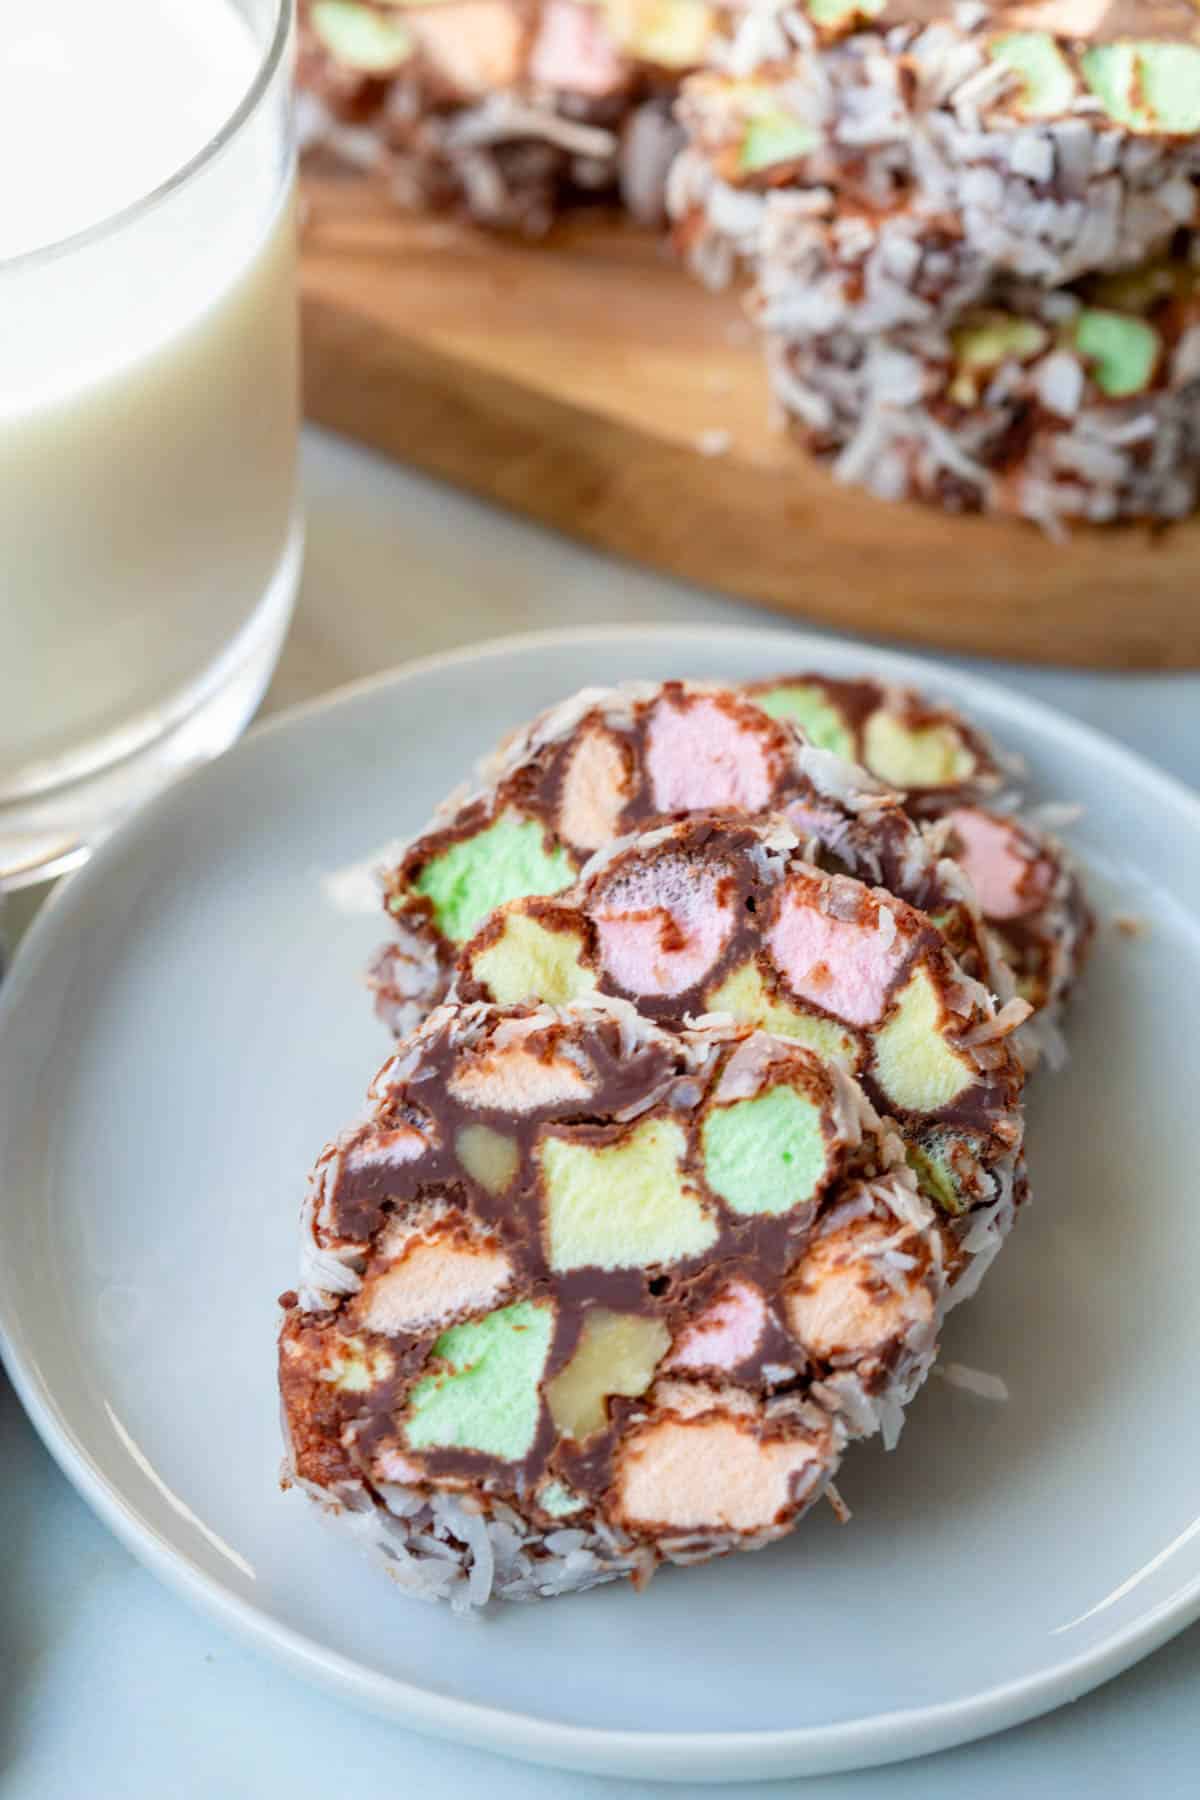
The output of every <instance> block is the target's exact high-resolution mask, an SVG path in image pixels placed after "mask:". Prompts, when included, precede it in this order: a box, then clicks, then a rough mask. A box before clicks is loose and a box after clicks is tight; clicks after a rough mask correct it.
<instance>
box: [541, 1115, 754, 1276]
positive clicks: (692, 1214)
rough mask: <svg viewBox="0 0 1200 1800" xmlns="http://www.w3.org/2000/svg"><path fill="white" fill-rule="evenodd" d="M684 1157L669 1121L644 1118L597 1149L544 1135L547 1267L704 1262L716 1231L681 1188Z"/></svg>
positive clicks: (681, 1136)
mask: <svg viewBox="0 0 1200 1800" xmlns="http://www.w3.org/2000/svg"><path fill="white" fill-rule="evenodd" d="M686 1152H687V1137H686V1135H685V1133H684V1131H683V1129H682V1127H681V1126H679V1125H677V1124H676V1123H675V1121H674V1120H673V1119H644V1120H643V1121H642V1122H641V1123H640V1124H639V1125H638V1126H636V1127H635V1129H634V1130H633V1131H631V1132H629V1133H628V1134H627V1135H626V1136H625V1137H624V1138H623V1139H622V1140H621V1141H620V1142H619V1143H616V1144H607V1145H603V1146H600V1147H595V1146H593V1145H591V1144H586V1143H579V1142H577V1141H574V1140H572V1139H568V1138H559V1137H554V1136H552V1135H549V1134H547V1135H546V1136H544V1137H543V1138H542V1141H541V1143H540V1144H539V1145H538V1149H537V1159H538V1162H539V1164H540V1166H541V1170H542V1175H543V1178H544V1180H545V1184H546V1230H547V1237H548V1256H549V1262H550V1267H551V1268H552V1269H554V1270H555V1271H556V1272H561V1271H564V1270H567V1269H586V1268H598V1269H640V1268H646V1267H649V1266H650V1265H652V1264H655V1263H672V1262H682V1261H685V1260H686V1259H687V1258H689V1257H693V1256H700V1255H702V1254H703V1252H704V1251H705V1250H707V1249H709V1248H710V1247H711V1246H712V1244H714V1243H715V1242H716V1239H717V1235H718V1227H717V1222H716V1220H715V1219H713V1218H712V1217H711V1216H710V1214H709V1213H708V1212H707V1211H706V1210H705V1208H704V1206H703V1204H702V1202H701V1200H700V1197H699V1195H698V1194H697V1193H696V1192H695V1190H694V1189H693V1188H691V1187H690V1186H688V1185H687V1184H686V1180H685V1176H684V1172H683V1158H684V1156H685V1154H686Z"/></svg>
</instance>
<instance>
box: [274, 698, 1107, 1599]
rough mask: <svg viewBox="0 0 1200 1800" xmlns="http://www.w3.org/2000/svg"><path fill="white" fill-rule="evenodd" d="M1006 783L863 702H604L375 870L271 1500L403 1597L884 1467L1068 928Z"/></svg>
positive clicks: (702, 1524)
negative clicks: (346, 1092) (354, 1079)
mask: <svg viewBox="0 0 1200 1800" xmlns="http://www.w3.org/2000/svg"><path fill="white" fill-rule="evenodd" d="M851 757H853V758H856V759H862V761H863V762H866V763H868V764H869V765H871V766H872V767H873V769H874V771H875V773H872V772H870V770H869V769H868V768H864V767H862V766H861V763H860V762H859V761H858V760H850V758H851ZM881 777H882V779H881ZM1018 779H1019V775H1018V771H1017V770H1016V768H1015V766H1014V765H1012V764H1011V763H1010V762H1009V761H1008V760H1006V759H1004V758H1002V757H1001V756H1000V755H999V753H998V752H997V751H995V750H994V748H993V747H992V746H991V745H990V744H989V743H988V742H987V740H986V739H985V738H984V737H983V736H982V735H981V734H980V733H979V732H977V731H976V730H974V729H973V728H972V727H971V726H970V725H969V724H968V723H967V721H965V720H963V719H962V718H960V717H959V716H958V715H957V714H955V713H954V712H953V711H951V710H950V709H948V708H946V707H937V706H930V705H929V704H927V703H926V702H925V701H924V700H922V699H921V697H920V696H917V695H915V694H912V693H909V692H906V691H902V690H897V689H894V688H891V687H888V686H887V685H885V684H881V683H879V682H876V681H873V680H871V679H863V680H861V681H856V682H838V681H834V680H831V679H830V678H828V677H825V676H823V675H821V674H816V673H803V674H798V675H792V676H788V677H786V678H782V679H779V680H775V681H770V682H764V683H758V684H755V685H754V686H753V687H751V688H748V689H744V690H740V691H739V690H732V689H722V688H718V687H710V686H698V685H694V684H688V683H682V682H669V683H666V684H663V685H657V684H652V683H629V684H626V685H625V686H623V687H619V688H613V689H590V690H585V691H584V692H582V693H580V694H578V695H576V696H574V697H573V698H572V699H570V700H567V701H565V702H564V703H563V704H562V705H560V706H558V707H555V708H553V709H551V711H549V712H548V713H546V714H544V715H542V716H541V717H540V718H538V719H536V720H535V721H533V723H532V724H531V725H529V726H527V727H525V728H524V729H522V730H520V731H518V732H516V733H515V734H514V735H513V736H512V737H511V738H510V739H509V740H508V741H506V742H505V743H504V744H503V745H501V746H500V747H499V748H498V749H497V750H496V752H495V753H494V754H493V755H492V756H490V757H489V758H487V759H486V760H485V761H484V763H483V764H482V765H481V767H480V768H479V770H478V771H477V775H476V781H475V785H474V786H473V787H471V788H469V789H466V790H462V791H460V792H459V793H457V794H455V795H453V796H451V798H450V799H449V800H448V801H447V802H446V804H445V805H444V806H443V807H442V808H441V809H440V811H439V813H438V815H437V816H436V817H435V818H434V819H433V820H432V821H431V822H430V824H429V826H428V827H427V829H426V830H425V831H424V832H422V833H421V834H420V835H419V836H418V837H417V838H416V839H414V840H413V841H412V843H411V844H410V845H409V846H408V847H407V848H406V849H405V850H404V851H403V853H402V854H400V855H399V856H398V858H397V860H396V861H395V863H394V864H393V866H392V867H391V868H389V869H388V870H386V871H384V872H383V887H384V896H385V906H386V910H387V913H388V915H389V918H390V920H391V922H392V931H393V935H392V937H391V939H390V940H389V942H388V944H387V945H386V947H385V949H384V950H383V952H381V954H380V956H379V957H378V959H377V960H376V963H375V966H374V968H373V971H372V978H371V979H372V985H373V987H374V988H375V990H376V994H377V999H378V1004H379V1010H380V1012H381V1015H382V1016H383V1018H384V1019H385V1020H386V1021H387V1022H388V1024H389V1025H390V1026H391V1027H392V1029H393V1030H394V1031H395V1033H396V1034H397V1036H398V1037H399V1038H400V1043H399V1047H398V1049H397V1051H396V1054H395V1055H394V1056H393V1057H392V1059H391V1060H390V1061H389V1062H388V1063H387V1064H386V1065H385V1067H384V1069H383V1070H382V1071H381V1073H380V1075H379V1076H378V1077H377V1078H376V1081H375V1083H374V1085H373V1087H372V1090H371V1098H370V1107H369V1112H368V1115H367V1117H366V1119H365V1121H364V1122H363V1123H361V1124H359V1125H357V1126H355V1127H354V1128H353V1129H352V1130H351V1131H350V1132H348V1133H347V1134H346V1135H345V1136H344V1137H343V1138H341V1139H340V1140H338V1142H337V1143H335V1144H333V1145H331V1146H330V1147H329V1148H328V1149H327V1150H326V1151H325V1153H324V1154H323V1156H322V1157H321V1158H320V1160H319V1162H318V1164H317V1168H316V1172H315V1174H314V1177H313V1181H312V1184H311V1186H310V1190H309V1195H308V1199H307V1202H306V1204H305V1208H304V1215H303V1246H304V1259H303V1278H302V1283H301V1286H300V1288H299V1289H298V1290H297V1291H296V1292H294V1293H288V1294H286V1295H285V1296H284V1321H283V1327H282V1331H281V1336H280V1384H281V1391H282V1394H283V1400H284V1414H285V1423H286V1429H287V1433H288V1443H289V1464H288V1479H289V1480H291V1481H294V1482H295V1483H297V1484H298V1485H300V1486H302V1487H304V1488H305V1489H306V1490H307V1491H308V1492H309V1493H310V1494H311V1495H312V1496H313V1497H314V1498H315V1499H317V1500H318V1501H319V1502H320V1503H321V1504H322V1506H324V1507H325V1508H326V1509H328V1510H331V1511H333V1512H335V1513H338V1514H340V1515H341V1516H343V1517H345V1518H347V1519H348V1520H349V1521H350V1522H351V1523H352V1524H354V1525H355V1526H356V1528H357V1529H358V1530H359V1532H360V1535H362V1536H363V1537H364V1538H365V1539H366V1540H367V1541H368V1542H369V1543H370V1544H372V1546H373V1547H374V1548H375V1549H376V1550H377V1551H378V1552H379V1553H380V1554H381V1555H382V1556H383V1558H384V1560H385V1562H386V1565H387V1567H388V1568H389V1569H390V1571H391V1573H392V1574H393V1575H394V1577H395V1578H396V1580H397V1581H398V1582H399V1583H400V1585H401V1586H403V1587H404V1588H406V1589H407V1590H409V1591H411V1592H413V1593H416V1594H418V1595H420V1596H422V1597H425V1598H434V1599H447V1600H449V1601H450V1602H451V1603H452V1604H454V1605H456V1606H460V1607H464V1606H471V1605H475V1604H482V1603H484V1602H486V1601H487V1599H488V1598H489V1597H490V1596H491V1595H493V1594H495V1595H497V1596H500V1597H505V1598H511V1599H534V1598H538V1597H540V1596H546V1595H551V1594H558V1593H564V1592H568V1591H571V1590H574V1589H578V1588H582V1587H589V1586H592V1585H594V1584H595V1583H597V1582H600V1581H605V1580H609V1579H613V1578H614V1577H618V1576H630V1577H632V1578H633V1579H634V1580H635V1581H637V1582H638V1583H642V1582H644V1581H645V1580H646V1579H648V1578H649V1576H650V1575H651V1574H652V1573H653V1571H654V1569H655V1568H656V1567H657V1566H658V1565H659V1564H661V1563H664V1562H672V1563H679V1564H689V1563H693V1562H699V1561H703V1560H706V1559H707V1558H709V1557H712V1556H717V1555H724V1554H726V1553H728V1552H730V1551H733V1550H739V1549H756V1548H759V1547H761V1546H762V1545H764V1544H767V1543H769V1542H771V1541H773V1540H774V1539H776V1538H778V1537H780V1536H783V1535H784V1534H786V1533H787V1532H789V1531H790V1530H791V1529H792V1528H793V1527H794V1526H795V1524H796V1523H797V1522H798V1520H799V1519H800V1518H801V1516H802V1515H803V1513H804V1512H805V1511H806V1510H807V1508H808V1507H809V1506H810V1505H812V1504H813V1503H814V1502H815V1501H816V1500H817V1499H818V1498H819V1497H820V1496H821V1495H826V1496H828V1497H829V1499H830V1500H831V1502H832V1503H833V1504H834V1506H835V1508H837V1509H838V1510H839V1511H840V1510H842V1508H841V1501H840V1499H839V1498H838V1496H837V1493H836V1489H834V1488H833V1486H832V1481H833V1478H834V1476H835V1474H836V1471H837V1469H838V1466H839V1464H840V1461H841V1459H842V1457H843V1455H844V1453H845V1452H846V1450H847V1449H848V1447H849V1446H850V1445H851V1444H853V1443H854V1442H855V1441H856V1440H857V1439H859V1438H862V1437H865V1436H869V1435H872V1434H874V1433H876V1432H881V1433H882V1434H883V1436H884V1439H885V1441H886V1442H887V1443H888V1444H891V1443H894V1442H895V1440H896V1437H897V1436H898V1433H899V1429H900V1424H901V1421H902V1417H903V1411H904V1408H905V1407H906V1405H907V1404H908V1403H909V1401H910V1400H911V1399H912V1398H913V1396H914V1395H915V1393H916V1391H917V1389H918V1388H919V1387H920V1385H921V1383H922V1381H923V1380H924V1378H925V1376H926V1375H927V1374H928V1372H929V1369H930V1367H931V1366H932V1363H933V1360H934V1357H935V1354H936V1350H937V1338H938V1330H939V1326H940V1323H941V1320H942V1318H943V1317H944V1315H945V1313H946V1311H947V1310H948V1309H949V1307H950V1306H952V1305H954V1304H956V1303H958V1302H960V1301H964V1300H967V1299H969V1298H970V1296H971V1295H972V1294H973V1293H974V1291H975V1289H976V1288H977V1287H978V1285H979V1283H980V1281H981V1280H982V1279H983V1277H984V1275H985V1274H986V1272H987V1269H988V1267H989V1266H990V1264H991V1261H992V1259H993V1258H994V1256H995V1255H996V1253H997V1251H998V1250H999V1249H1000V1247H1001V1245H1002V1244H1003V1242H1004V1240H1005V1238H1006V1236H1007V1234H1008V1232H1009V1231H1010V1230H1011V1228H1012V1226H1013V1224H1014V1223H1015V1221H1016V1219H1017V1217H1018V1214H1019V1211H1020V1208H1021V1205H1022V1203H1023V1201H1024V1199H1025V1196H1026V1192H1027V1181H1026V1175H1025V1164H1024V1151H1023V1139H1024V1125H1023V1110H1022V1099H1023V1090H1024V1085H1025V1079H1026V1074H1027V1071H1028V1070H1029V1069H1030V1068H1031V1067H1032V1066H1033V1065H1034V1064H1035V1063H1036V1062H1037V1060H1038V1057H1039V1054H1040V1052H1041V1051H1042V1050H1044V1049H1045V1048H1046V1047H1051V1048H1053V1047H1054V1046H1055V1045H1057V1043H1058V1042H1059V1030H1058V1019H1059V1016H1060V1014H1061V1009H1062V1007H1063V1004H1064V1002H1065V1000H1066V998H1067V996H1068V993H1069V990H1070V988H1071V986H1072V984H1073V981H1074V979H1075V977H1076V975H1077V974H1078V971H1079V968H1080V966H1081V964H1082V961H1083V958H1084V955H1085V953H1086V949H1087V944H1088V938H1089V934H1090V919H1089V915H1088V911H1087V907H1086V904H1085V902H1084V900H1083V896H1082V893H1081V891H1080V888H1079V883H1078V879H1077V877H1076V875H1075V873H1074V870H1073V869H1072V867H1071V865H1070V863H1069V860H1068V858H1067V857H1066V854H1065V852H1064V851H1063V850H1062V848H1061V846H1059V845H1058V844H1056V843H1055V842H1054V841H1053V840H1052V839H1051V838H1049V837H1048V836H1047V835H1046V834H1045V832H1044V830H1042V829H1041V827H1040V825H1039V824H1038V823H1037V822H1036V821H1035V820H1033V819H1031V818H1030V817H1028V816H1026V815H1021V814H1020V813H1019V812H1017V811H1016V810H1015V808H1016V807H1017V806H1018V804H1019V794H1018V793H1017V792H1015V791H1014V789H1015V785H1016V783H1017V781H1018ZM901 790H903V792H902V791H901ZM905 795H907V796H908V800H907V802H906V800H905V798H904V796H905ZM1031 1012H1032V1013H1034V1014H1035V1018H1034V1020H1033V1021H1032V1023H1033V1026H1034V1027H1035V1029H1031V1020H1030V1015H1031Z"/></svg>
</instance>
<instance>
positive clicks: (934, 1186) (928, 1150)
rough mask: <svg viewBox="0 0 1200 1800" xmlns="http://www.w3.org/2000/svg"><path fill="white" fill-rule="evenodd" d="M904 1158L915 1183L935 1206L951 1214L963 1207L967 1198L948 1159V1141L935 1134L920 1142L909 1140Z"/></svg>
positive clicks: (963, 1208) (955, 1214) (955, 1213)
mask: <svg viewBox="0 0 1200 1800" xmlns="http://www.w3.org/2000/svg"><path fill="white" fill-rule="evenodd" d="M907 1161H908V1166H909V1168H910V1169H911V1170H912V1172H913V1174H914V1175H915V1176H916V1178H917V1186H918V1187H919V1188H920V1190H921V1192H922V1193H923V1194H924V1195H925V1196H926V1198H927V1199H929V1200H932V1201H933V1203H934V1205H935V1206H936V1207H938V1208H940V1210H941V1211H942V1212H945V1213H950V1214H951V1216H957V1214H959V1213H961V1212H965V1211H966V1201H965V1200H964V1198H963V1195H962V1191H961V1189H960V1188H959V1185H958V1178H957V1177H956V1175H955V1173H954V1166H953V1164H952V1163H951V1161H950V1156H949V1145H948V1144H946V1143H945V1142H941V1141H939V1140H938V1139H936V1138H930V1139H928V1140H927V1141H926V1142H925V1143H923V1144H912V1143H910V1144H909V1145H908V1148H907Z"/></svg>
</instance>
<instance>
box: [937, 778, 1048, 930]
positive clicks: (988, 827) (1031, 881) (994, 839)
mask: <svg viewBox="0 0 1200 1800" xmlns="http://www.w3.org/2000/svg"><path fill="white" fill-rule="evenodd" d="M950 823H951V824H952V825H953V827H954V830H955V833H956V835H957V837H958V839H959V844H960V849H959V852H958V858H957V860H958V862H959V863H960V864H961V866H962V867H963V868H964V869H965V870H966V872H967V874H968V876H969V877H970V879H971V883H972V885H973V887H974V889H975V892H976V894H977V895H978V896H979V904H980V906H981V907H982V908H983V910H984V912H985V913H986V914H987V916H988V918H989V919H1019V918H1020V917H1021V916H1022V914H1023V913H1030V912H1034V911H1036V909H1037V908H1038V907H1039V906H1040V905H1041V903H1042V901H1043V899H1044V898H1045V893H1046V889H1047V887H1048V886H1049V883H1050V879H1051V874H1050V870H1049V868H1048V866H1047V865H1046V863H1044V862H1042V863H1037V862H1036V861H1034V860H1032V859H1031V858H1030V857H1028V856H1023V855H1022V854H1021V849H1020V845H1021V838H1020V834H1019V832H1018V831H1017V829H1016V827H1015V826H1013V825H1011V824H1010V823H1009V822H1008V821H1007V820H1005V819H997V818H995V817H994V816H993V815H992V814H990V813H984V812H978V811H976V809H975V808H974V807H967V806H963V807H959V808H958V809H957V810H956V811H954V812H952V813H951V814H950Z"/></svg>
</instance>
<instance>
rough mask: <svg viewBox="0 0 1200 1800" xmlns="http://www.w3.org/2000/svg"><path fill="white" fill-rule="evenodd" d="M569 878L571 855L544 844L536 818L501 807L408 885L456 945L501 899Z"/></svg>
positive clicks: (545, 889) (558, 885) (554, 889)
mask: <svg viewBox="0 0 1200 1800" xmlns="http://www.w3.org/2000/svg"><path fill="white" fill-rule="evenodd" d="M574 878H575V865H574V862H573V861H572V859H571V857H570V856H569V855H568V854H567V852H566V851H565V850H563V849H559V848H555V849H554V850H547V849H546V844H545V834H544V832H543V830H542V827H541V826H540V825H539V824H538V823H537V821H536V820H534V819H525V818H522V817H521V815H520V814H519V813H514V812H506V813H501V815H500V817H499V818H498V819H496V820H494V821H493V823H492V824H491V825H488V826H487V827H486V828H485V829H484V830H483V831H479V832H476V834H475V836H474V837H470V838H463V839H461V840H460V841H459V842H458V843H456V844H451V845H450V848H449V849H448V850H443V851H442V853H441V854H440V856H435V857H434V858H433V859H432V860H431V861H430V862H428V863H427V864H426V866H425V867H424V868H423V869H422V871H421V873H420V875H419V876H418V877H417V879H416V881H415V883H414V884H413V885H414V887H415V888H416V891H417V893H418V894H422V895H424V897H425V898H426V899H427V900H429V901H430V902H431V903H432V906H433V912H434V917H435V919H436V920H437V923H438V927H439V929H440V930H441V931H442V932H444V934H445V935H446V937H448V938H449V939H450V941H451V942H452V943H455V944H461V943H462V942H463V941H464V940H465V939H466V938H469V937H470V935H471V933H472V932H473V931H474V930H475V929H476V927H477V926H478V925H480V924H482V922H483V920H484V919H486V917H487V915H488V914H489V913H490V912H491V911H492V910H493V908H495V907H497V906H503V904H504V902H505V901H506V900H524V899H525V898H526V897H527V896H528V895H530V894H558V893H561V892H562V890H563V888H565V887H569V886H570V884H571V882H572V881H573V880H574ZM402 906H403V902H401V909H402Z"/></svg>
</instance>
